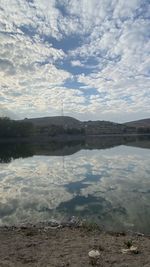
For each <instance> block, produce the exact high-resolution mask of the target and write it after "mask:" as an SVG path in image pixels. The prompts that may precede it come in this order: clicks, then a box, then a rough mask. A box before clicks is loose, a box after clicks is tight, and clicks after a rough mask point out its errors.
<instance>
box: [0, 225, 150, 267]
mask: <svg viewBox="0 0 150 267" xmlns="http://www.w3.org/2000/svg"><path fill="white" fill-rule="evenodd" d="M0 240H1V245H0V266H1V267H6V266H7V267H22V266H28V267H40V266H41V267H67V266H68V267H69V266H70V267H77V266H78V267H83V266H86V267H88V266H92V265H91V262H90V260H89V256H88V253H89V251H90V250H92V249H96V250H98V251H99V253H100V258H99V260H98V262H97V263H96V265H94V266H102V267H110V266H114V267H127V266H128V267H137V264H138V266H139V267H142V266H144V267H149V263H150V255H149V248H150V236H147V235H143V234H140V233H124V232H122V233H117V232H105V231H102V230H100V229H97V228H96V227H95V228H92V229H91V228H90V227H88V225H87V226H86V225H82V226H77V225H73V224H72V225H70V226H69V225H63V226H59V225H54V224H53V226H52V225H48V224H47V226H46V224H45V226H44V225H42V224H41V225H39V224H38V225H30V224H28V225H20V226H10V227H9V226H1V227H0ZM129 242H131V243H132V244H133V246H135V247H137V253H130V252H129V253H123V252H122V251H123V249H125V250H126V248H127V244H128V243H129Z"/></svg>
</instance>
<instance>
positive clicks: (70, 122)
mask: <svg viewBox="0 0 150 267" xmlns="http://www.w3.org/2000/svg"><path fill="white" fill-rule="evenodd" d="M24 121H26V122H31V123H33V124H34V125H35V126H40V127H42V126H50V125H56V126H63V127H64V126H66V127H70V128H74V127H81V124H82V123H81V122H80V121H79V120H77V119H75V118H72V117H69V116H53V117H43V118H33V119H27V118H26V119H24Z"/></svg>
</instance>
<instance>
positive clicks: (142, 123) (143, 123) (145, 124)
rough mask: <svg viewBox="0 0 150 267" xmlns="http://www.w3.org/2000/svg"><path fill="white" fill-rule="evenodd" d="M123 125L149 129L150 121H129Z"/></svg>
mask: <svg viewBox="0 0 150 267" xmlns="http://www.w3.org/2000/svg"><path fill="white" fill-rule="evenodd" d="M125 125H127V126H131V127H136V128H138V127H146V128H147V127H149V128H150V119H142V120H137V121H130V122H126V123H125Z"/></svg>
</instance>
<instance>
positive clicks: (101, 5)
mask: <svg viewBox="0 0 150 267" xmlns="http://www.w3.org/2000/svg"><path fill="white" fill-rule="evenodd" d="M62 107H63V110H64V115H66V116H73V117H75V118H77V119H80V120H110V121H115V122H125V121H131V120H136V119H141V118H148V117H150V0H11V1H10V0H0V116H9V117H11V118H15V119H21V118H25V117H27V118H31V117H43V116H55V115H61V114H62Z"/></svg>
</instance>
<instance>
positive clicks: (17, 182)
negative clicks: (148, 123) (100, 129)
mask: <svg viewBox="0 0 150 267" xmlns="http://www.w3.org/2000/svg"><path fill="white" fill-rule="evenodd" d="M122 143H123V145H121V144H122ZM115 144H117V145H118V146H117V147H115ZM124 144H126V146H125V145H124ZM130 144H132V146H130ZM149 144H150V140H149V139H148V138H146V137H142V139H138V138H136V139H133V137H131V138H128V139H126V140H125V139H122V138H121V137H120V138H118V139H117V138H116V139H115V138H113V139H109V140H108V138H106V139H104V138H103V139H101V140H95V142H94V141H93V140H89V141H87V140H86V142H85V141H82V142H81V143H80V142H76V144H75V145H74V146H73V144H72V143H63V144H62V143H61V148H60V147H59V145H58V143H57V145H56V146H55V144H53V146H52V144H49V145H46V144H45V145H42V144H41V145H38V146H35V145H27V144H24V145H19V144H18V145H16V150H12V149H11V148H10V147H11V146H12V145H11V146H10V145H8V147H7V149H3V151H2V150H1V152H0V158H1V162H5V163H1V164H0V182H1V183H0V219H1V224H14V223H19V222H28V221H30V222H38V221H42V220H49V219H51V218H57V219H60V218H66V217H68V216H71V215H75V216H79V217H82V218H88V219H89V218H90V219H91V220H94V221H97V222H99V223H100V224H101V225H104V227H105V228H107V229H113V230H123V229H133V230H136V231H141V232H149V227H150V150H149V149H144V148H142V147H150V146H149ZM18 146H19V148H20V149H19V150H18V149H17V148H18ZM136 146H138V147H136ZM96 147H98V149H96ZM104 147H105V148H106V149H104ZM140 147H141V148H140ZM25 148H26V149H25ZM27 148H28V149H29V150H28V149H27ZM92 148H93V150H92ZM100 148H101V149H100ZM80 149H81V150H80ZM8 151H10V152H9V153H8ZM13 151H15V153H14V154H13ZM27 151H29V153H28V152H27ZM59 151H61V156H58V154H59ZM75 151H78V152H76V153H75ZM3 155H5V156H3ZM6 155H8V158H9V160H5V159H6V158H7V157H6ZM32 155H34V156H32ZM49 155H55V156H49ZM27 156H28V157H27ZM13 158H14V160H12V159H13Z"/></svg>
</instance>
